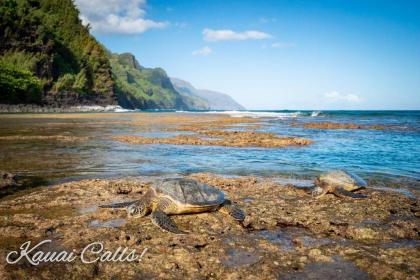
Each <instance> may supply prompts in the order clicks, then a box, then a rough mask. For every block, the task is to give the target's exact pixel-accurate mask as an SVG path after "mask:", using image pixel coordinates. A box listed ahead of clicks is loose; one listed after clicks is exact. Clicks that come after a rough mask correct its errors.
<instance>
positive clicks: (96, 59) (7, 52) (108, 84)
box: [0, 0, 114, 103]
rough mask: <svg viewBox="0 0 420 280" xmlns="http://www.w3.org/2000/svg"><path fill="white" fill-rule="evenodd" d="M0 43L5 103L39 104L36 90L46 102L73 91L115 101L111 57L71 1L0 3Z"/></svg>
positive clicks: (8, 0) (2, 91) (46, 0)
mask: <svg viewBox="0 0 420 280" xmlns="http://www.w3.org/2000/svg"><path fill="white" fill-rule="evenodd" d="M0 42H1V43H0V62H1V63H2V64H1V79H2V80H1V81H0V82H1V88H0V90H1V91H0V95H1V102H2V103H3V102H6V103H15V102H40V96H39V94H36V96H38V97H37V98H34V96H35V93H34V92H36V91H37V90H38V89H40V92H42V97H43V99H44V100H48V96H51V95H55V94H58V93H60V94H61V93H63V92H69V91H71V92H77V93H79V94H80V93H83V94H84V95H85V96H90V97H92V96H102V100H103V96H104V95H105V96H109V97H110V98H108V102H109V101H110V100H111V101H112V96H113V86H114V83H113V81H112V77H111V66H110V64H109V60H108V57H107V54H106V53H105V51H104V49H103V48H102V46H101V45H100V44H99V43H98V42H97V41H96V40H95V39H94V38H93V37H92V36H91V35H90V34H89V28H88V27H85V26H83V25H82V24H81V21H80V19H79V12H78V10H77V9H76V8H75V6H74V4H73V1H72V0H2V1H0ZM12 66H14V67H12ZM3 79H4V80H3ZM19 83H22V84H19ZM34 84H37V85H38V87H36V88H34V89H33V90H25V87H29V86H30V85H34ZM9 87H10V88H9ZM17 92H19V94H18V96H19V98H13V99H9V97H11V96H15V97H16V96H17V95H16V94H17ZM25 94H26V95H28V96H26V97H25Z"/></svg>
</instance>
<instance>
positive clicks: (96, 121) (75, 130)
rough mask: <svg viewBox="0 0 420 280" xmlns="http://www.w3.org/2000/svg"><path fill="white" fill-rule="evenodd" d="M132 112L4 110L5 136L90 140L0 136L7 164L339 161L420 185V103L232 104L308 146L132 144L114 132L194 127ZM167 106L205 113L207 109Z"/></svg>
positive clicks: (87, 169)
mask: <svg viewBox="0 0 420 280" xmlns="http://www.w3.org/2000/svg"><path fill="white" fill-rule="evenodd" d="M218 113H220V112H218ZM133 114H134V113H125V114H115V117H113V116H114V115H113V114H112V113H109V114H107V115H106V117H104V118H98V117H95V116H94V115H93V114H86V117H83V118H80V117H78V118H73V115H72V114H67V115H65V116H66V117H65V118H64V117H62V118H60V119H54V118H48V117H42V118H38V117H37V115H30V117H25V118H22V117H20V116H17V117H16V118H13V117H12V118H11V117H8V118H4V116H2V115H0V136H14V135H27V136H31V135H43V136H44V135H66V136H75V137H89V139H88V140H87V141H86V140H85V141H58V140H54V141H53V140H49V141H46V140H39V139H38V140H37V139H35V140H28V139H25V140H0V169H4V170H8V171H10V172H14V173H19V174H25V175H37V176H42V177H44V178H47V179H51V180H52V181H63V180H71V179H75V178H86V177H108V176H127V175H134V176H138V175H141V176H149V175H151V176H153V175H164V174H189V173H194V172H212V173H216V174H222V175H223V174H224V175H256V176H261V177H266V176H268V177H279V178H280V179H283V180H291V181H294V180H295V181H296V180H297V181H299V180H305V179H306V180H312V179H313V177H314V176H316V175H318V174H319V173H320V172H322V171H326V170H329V169H339V168H340V169H346V170H350V171H353V172H355V173H357V174H359V175H361V176H362V177H364V178H365V179H378V178H379V179H387V180H391V181H390V182H391V183H390V184H388V185H381V186H379V187H394V185H396V184H402V185H408V186H409V187H413V186H414V187H416V188H418V187H419V181H420V111H405V112H398V111H383V112H381V111H365V112H360V111H327V112H315V111H301V112H292V111H270V112H259V111H254V112H225V114H230V115H232V116H235V117H242V116H251V117H253V118H258V123H259V124H262V127H261V128H259V129H258V130H257V131H261V132H272V133H275V134H278V135H290V136H301V137H306V138H309V139H312V140H314V143H313V144H312V145H309V146H306V147H297V148H296V147H289V148H280V149H266V148H230V147H217V146H181V145H130V144H124V143H119V142H116V141H112V140H110V139H109V138H110V137H111V136H114V135H142V136H155V137H169V136H174V135H178V134H179V133H180V134H187V133H188V132H184V131H182V132H179V133H178V132H165V131H161V132H159V131H152V132H147V131H146V132H141V131H139V130H138V127H135V126H129V125H127V124H124V121H126V120H130V118H131V117H132V116H133ZM150 114H154V113H150ZM166 114H174V115H175V114H176V115H177V116H180V115H181V116H182V115H183V114H184V115H188V116H191V114H197V116H202V114H208V113H206V112H204V113H197V112H193V113H185V112H184V113H175V112H174V113H166ZM32 116H33V117H32ZM44 116H45V115H44ZM121 116H122V117H121ZM296 122H297V123H305V122H338V123H356V124H363V125H384V126H386V127H387V129H384V130H366V129H357V130H353V129H337V130H331V129H330V130H326V129H306V128H303V127H301V126H299V125H298V126H293V125H292V123H296ZM233 129H235V128H233ZM237 129H247V125H244V124H239V125H238V126H237ZM401 182H402V183H401ZM305 185H306V183H305Z"/></svg>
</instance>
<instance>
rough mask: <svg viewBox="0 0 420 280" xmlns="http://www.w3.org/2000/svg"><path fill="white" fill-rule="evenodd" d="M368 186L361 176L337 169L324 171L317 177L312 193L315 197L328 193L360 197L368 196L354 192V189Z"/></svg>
mask: <svg viewBox="0 0 420 280" xmlns="http://www.w3.org/2000/svg"><path fill="white" fill-rule="evenodd" d="M366 186H367V183H366V182H365V181H364V180H363V179H362V178H360V177H359V176H357V175H355V174H352V173H349V172H346V171H342V170H336V171H330V172H326V173H323V174H321V175H320V176H319V177H318V178H316V179H315V188H314V190H313V191H312V195H313V196H314V197H315V198H320V197H322V196H324V195H325V194H327V193H332V194H335V195H336V196H338V197H351V198H355V199H360V198H366V197H367V196H365V195H362V194H357V193H353V191H355V190H358V189H361V188H365V187H366Z"/></svg>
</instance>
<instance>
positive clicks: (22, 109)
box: [0, 104, 122, 113]
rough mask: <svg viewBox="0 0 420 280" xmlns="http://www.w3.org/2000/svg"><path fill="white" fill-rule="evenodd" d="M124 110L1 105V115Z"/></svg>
mask: <svg viewBox="0 0 420 280" xmlns="http://www.w3.org/2000/svg"><path fill="white" fill-rule="evenodd" d="M117 108H119V109H122V108H121V107H120V106H117V105H108V106H105V105H104V106H100V105H74V106H48V105H45V106H40V105H34V104H17V105H9V104H0V113H73V112H114V111H115V109H117Z"/></svg>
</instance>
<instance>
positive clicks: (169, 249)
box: [0, 173, 420, 279]
mask: <svg viewBox="0 0 420 280" xmlns="http://www.w3.org/2000/svg"><path fill="white" fill-rule="evenodd" d="M189 177H190V178H193V179H195V180H198V181H200V182H203V183H207V184H210V185H212V186H215V187H216V188H218V189H220V190H222V191H224V192H225V194H226V196H227V197H228V198H230V199H231V200H233V201H234V202H235V203H236V204H238V205H239V206H240V207H241V208H242V209H243V210H244V211H245V212H246V214H247V217H246V219H245V221H244V223H243V224H239V223H237V222H235V221H234V220H233V219H228V218H226V216H225V215H223V214H222V213H219V212H211V213H202V214H194V215H179V216H174V217H173V219H174V221H175V222H176V224H177V225H178V226H179V227H180V228H181V229H183V230H185V231H188V232H189V233H188V234H186V235H174V234H171V233H167V232H163V231H161V230H160V229H159V228H158V227H156V226H154V225H153V224H152V222H151V220H150V218H149V217H147V216H146V217H144V218H138V219H127V215H126V213H125V211H123V210H118V209H100V208H98V205H101V204H108V203H111V202H122V201H130V200H134V199H137V198H139V197H141V195H142V194H144V193H145V191H146V190H147V189H148V187H149V186H150V184H151V183H153V180H154V179H151V178H147V177H132V178H122V179H108V180H105V179H91V180H82V181H73V182H67V183H63V184H59V185H56V186H52V187H48V188H35V189H32V190H31V191H28V192H26V193H23V194H19V195H12V196H8V197H5V198H3V199H2V200H1V201H0V236H2V238H1V240H0V248H1V250H0V255H1V256H0V258H1V260H2V261H1V262H0V275H3V277H6V278H7V279H22V278H31V279H53V278H54V277H56V276H57V275H61V276H62V277H63V278H64V279H80V278H83V279H94V278H99V279H104V278H105V279H151V278H152V279H154V278H162V279H300V278H304V277H306V278H310V279H328V278H331V277H333V278H337V279H369V278H372V279H416V278H417V276H418V275H419V268H418V263H419V262H420V253H419V250H418V248H419V246H420V241H419V233H418V229H419V226H420V220H419V214H420V211H419V210H420V209H419V207H418V197H419V193H418V192H416V191H413V192H412V193H411V196H406V195H404V194H403V193H400V192H396V191H392V189H387V190H384V189H375V188H371V187H368V188H367V189H364V190H361V191H360V192H361V193H363V194H365V195H367V196H368V198H367V199H363V200H353V199H339V198H337V197H335V196H334V195H332V194H328V195H325V196H324V197H322V198H320V199H314V198H313V197H312V196H311V195H310V194H309V191H310V190H309V189H305V188H297V187H294V186H291V185H282V184H280V183H278V182H276V181H275V180H272V179H268V178H265V179H263V178H256V177H220V176H216V175H213V174H207V173H198V174H192V175H190V176H189ZM46 239H49V240H52V242H51V243H48V244H45V245H43V246H42V247H40V250H43V251H45V252H57V251H63V250H66V251H70V252H71V251H72V250H74V252H75V255H76V256H80V255H81V254H82V250H83V248H84V247H85V246H87V245H88V244H90V243H92V242H101V243H102V244H103V246H104V250H109V251H112V252H115V251H116V250H117V248H118V247H127V248H129V249H130V250H133V249H134V250H136V252H138V253H139V254H140V253H141V252H144V250H145V249H147V250H146V251H145V252H144V255H143V256H142V258H141V259H140V260H138V261H136V262H124V261H122V262H119V261H116V262H110V261H109V262H107V261H104V262H99V261H98V262H93V263H90V264H86V263H82V262H81V261H80V260H79V259H77V258H76V260H75V261H73V262H55V263H49V262H47V263H41V264H39V265H37V266H35V265H31V264H30V263H28V261H27V260H25V259H22V260H20V261H18V262H17V263H16V264H8V263H6V262H5V261H4V260H5V258H6V255H7V254H8V253H9V252H10V251H16V250H18V248H19V246H21V244H22V243H23V242H26V241H32V242H33V243H34V244H35V243H37V242H39V241H41V240H46Z"/></svg>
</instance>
